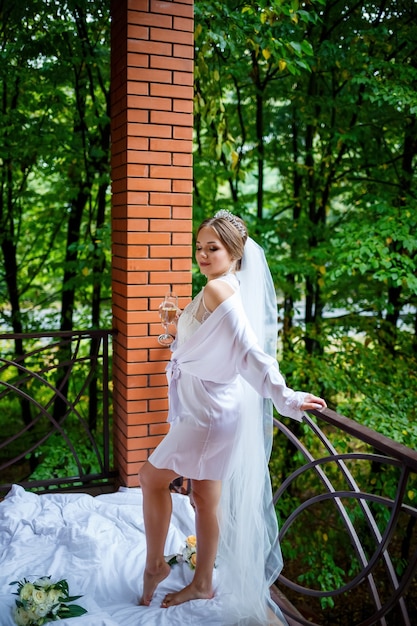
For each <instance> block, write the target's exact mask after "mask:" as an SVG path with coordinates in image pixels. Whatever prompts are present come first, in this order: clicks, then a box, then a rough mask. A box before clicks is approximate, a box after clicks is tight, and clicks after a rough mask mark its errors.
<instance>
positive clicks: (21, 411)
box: [0, 330, 116, 496]
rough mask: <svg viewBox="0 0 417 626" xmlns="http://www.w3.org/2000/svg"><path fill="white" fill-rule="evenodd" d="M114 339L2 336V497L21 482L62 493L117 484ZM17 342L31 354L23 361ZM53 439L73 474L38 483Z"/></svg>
mask: <svg viewBox="0 0 417 626" xmlns="http://www.w3.org/2000/svg"><path fill="white" fill-rule="evenodd" d="M110 336H111V331H108V330H91V331H72V332H51V333H31V334H24V335H12V334H3V335H0V341H2V352H1V354H2V356H0V410H1V411H2V416H3V420H2V423H3V428H2V431H3V432H1V433H0V496H1V495H5V493H7V491H8V490H9V489H10V487H11V485H12V484H13V483H15V482H19V484H21V485H22V486H24V487H30V488H38V489H41V488H42V487H43V488H48V487H51V486H54V487H55V488H58V487H59V488H62V487H63V486H64V485H65V486H75V485H82V484H92V483H94V482H96V483H100V482H106V481H109V480H111V479H112V478H113V477H114V476H115V474H116V473H115V472H114V471H113V470H112V469H111V460H110V415H109V338H110ZM16 340H17V341H19V342H23V341H24V345H25V351H24V354H20V355H18V356H16V354H15V351H14V346H15V342H16ZM97 414H98V415H99V416H100V419H99V421H97ZM6 415H7V419H5V418H6ZM53 435H58V436H59V438H60V441H61V442H62V444H63V450H64V451H65V454H64V457H63V458H62V460H61V462H62V464H63V465H67V467H61V470H62V471H61V472H58V473H59V474H60V475H59V476H54V475H51V476H48V478H43V479H42V478H33V475H34V474H33V473H34V472H35V476H36V475H37V474H38V475H39V465H40V463H41V461H42V451H43V449H44V448H43V447H44V446H45V444H46V443H47V442H48V440H50V438H51V437H52V436H53ZM76 441H77V442H78V444H77V443H76ZM80 441H82V449H83V451H84V453H85V452H86V451H88V452H87V454H84V458H82V457H81V455H80V453H79V451H78V449H79V443H80ZM36 470H38V471H37V473H36Z"/></svg>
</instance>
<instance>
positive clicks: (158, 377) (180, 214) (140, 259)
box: [111, 0, 194, 487]
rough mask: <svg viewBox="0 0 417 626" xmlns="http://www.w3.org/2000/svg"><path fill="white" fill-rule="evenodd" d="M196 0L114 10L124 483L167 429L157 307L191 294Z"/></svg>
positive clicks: (117, 362)
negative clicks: (169, 296)
mask: <svg viewBox="0 0 417 626" xmlns="http://www.w3.org/2000/svg"><path fill="white" fill-rule="evenodd" d="M193 30H194V25H193V0H182V1H181V2H179V1H178V2H177V1H172V2H170V1H162V0H127V1H126V0H125V1H124V0H113V2H112V68H111V69H112V80H111V85H112V88H111V92H112V93H111V107H112V108H111V116H112V193H113V200H112V240H113V319H114V328H115V330H116V335H115V337H114V346H113V385H114V450H115V466H116V467H117V469H118V470H119V472H120V480H121V483H122V484H124V485H126V486H129V487H133V486H136V485H138V476H137V474H138V470H139V468H140V466H141V464H142V463H143V462H144V461H145V460H146V459H147V457H148V455H149V453H150V451H151V450H152V449H153V448H154V447H155V446H156V445H157V443H158V442H159V441H160V439H161V437H162V435H163V434H164V433H165V432H166V430H167V425H166V414H167V407H168V403H167V388H166V379H165V366H166V362H167V359H169V356H170V353H169V350H167V349H166V348H161V347H159V345H158V343H157V336H158V334H160V332H161V330H162V329H161V326H160V322H159V316H158V314H157V309H158V305H159V303H160V302H161V300H162V298H163V296H164V294H165V292H166V291H167V289H168V288H172V289H174V290H175V291H176V292H177V293H178V295H179V296H180V306H184V304H185V303H186V302H188V301H189V298H190V295H191V243H192V132H193V128H192V124H193V118H192V112H193V56H194V49H193V43H194V42H193Z"/></svg>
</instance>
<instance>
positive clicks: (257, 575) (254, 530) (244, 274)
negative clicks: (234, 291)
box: [219, 239, 285, 626]
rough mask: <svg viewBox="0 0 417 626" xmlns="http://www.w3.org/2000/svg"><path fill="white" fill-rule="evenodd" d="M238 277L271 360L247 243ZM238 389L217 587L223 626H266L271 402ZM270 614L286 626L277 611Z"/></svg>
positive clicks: (272, 341)
mask: <svg viewBox="0 0 417 626" xmlns="http://www.w3.org/2000/svg"><path fill="white" fill-rule="evenodd" d="M238 278H239V282H240V292H241V298H242V302H243V308H244V310H245V313H246V315H247V317H248V320H249V322H250V324H251V326H252V329H253V331H254V332H255V335H256V336H257V339H258V343H259V345H260V347H261V348H262V349H263V350H264V351H265V352H266V353H267V354H269V355H270V356H272V357H273V358H274V359H275V358H276V342H277V309H276V295H275V289H274V284H273V281H272V277H271V274H270V272H269V268H268V265H267V263H266V259H265V256H264V252H263V250H262V248H261V247H260V246H258V245H257V244H256V243H255V242H254V241H253V240H252V239H248V240H247V242H246V244H245V253H244V257H243V259H242V268H241V271H240V272H239V274H238ZM242 384H243V401H242V403H241V405H242V419H241V428H240V432H239V436H238V438H237V440H236V445H235V449H234V450H233V455H232V458H233V466H232V467H231V468H230V475H229V478H228V479H227V480H225V481H224V483H223V491H222V501H221V519H220V528H221V538H220V547H219V560H220V567H219V576H220V578H219V588H220V589H221V590H222V597H223V600H224V606H225V607H227V610H226V611H225V624H233V625H235V624H239V626H244V625H245V626H246V625H247V626H249V625H251V626H253V625H255V624H262V625H264V624H267V623H268V620H267V614H266V610H267V606H268V604H270V593H269V587H270V585H271V584H272V583H273V582H274V581H275V580H276V578H277V577H278V575H279V573H280V571H281V569H282V556H281V550H280V547H279V542H278V525H277V518H276V514H275V511H274V507H273V503H272V490H271V483H270V478H269V469H268V460H269V456H270V453H271V447H272V436H273V429H272V403H271V401H270V400H264V399H263V398H262V397H261V396H260V395H259V394H258V393H257V392H256V391H255V390H254V389H253V387H252V386H251V385H249V383H248V382H246V381H244V380H243V381H242ZM223 594H225V595H223ZM271 606H272V605H271ZM272 608H275V607H272ZM275 612H276V613H277V615H279V617H280V619H281V620H282V621H283V622H285V620H284V618H283V616H282V614H281V613H280V611H279V610H278V611H275Z"/></svg>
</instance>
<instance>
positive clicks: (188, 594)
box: [161, 583, 214, 609]
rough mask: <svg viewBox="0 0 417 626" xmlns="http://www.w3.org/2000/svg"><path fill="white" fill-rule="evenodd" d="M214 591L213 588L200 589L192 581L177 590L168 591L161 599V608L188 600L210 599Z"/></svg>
mask: <svg viewBox="0 0 417 626" xmlns="http://www.w3.org/2000/svg"><path fill="white" fill-rule="evenodd" d="M213 596H214V593H213V589H212V588H211V587H210V589H200V588H197V587H196V586H195V585H194V584H193V583H191V584H190V585H187V587H184V589H181V591H177V592H175V593H168V594H167V595H166V596H165V598H164V599H163V601H162V604H161V608H163V609H167V608H168V607H169V606H176V605H177V604H183V603H184V602H189V601H190V600H211V598H213Z"/></svg>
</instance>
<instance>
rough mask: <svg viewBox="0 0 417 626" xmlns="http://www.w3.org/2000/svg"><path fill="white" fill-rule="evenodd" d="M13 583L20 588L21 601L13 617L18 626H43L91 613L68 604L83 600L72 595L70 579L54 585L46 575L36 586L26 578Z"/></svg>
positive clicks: (18, 589)
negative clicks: (69, 586)
mask: <svg viewBox="0 0 417 626" xmlns="http://www.w3.org/2000/svg"><path fill="white" fill-rule="evenodd" d="M10 584H11V585H17V592H15V595H16V596H18V599H17V600H16V608H15V609H14V615H13V617H14V621H15V623H16V624H17V626H42V625H43V624H46V623H47V622H55V621H56V620H59V619H64V618H67V617H78V616H79V615H84V613H87V611H86V610H85V609H83V607H82V606H78V605H77V604H71V605H67V604H66V603H67V602H73V601H74V600H78V598H81V596H70V595H69V589H68V583H67V581H66V580H60V581H58V582H56V583H52V582H51V577H50V576H42V577H41V578H38V579H37V580H35V581H34V582H33V583H32V582H30V581H29V580H26V578H24V579H23V580H20V581H18V580H15V581H13V582H12V583H10Z"/></svg>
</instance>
